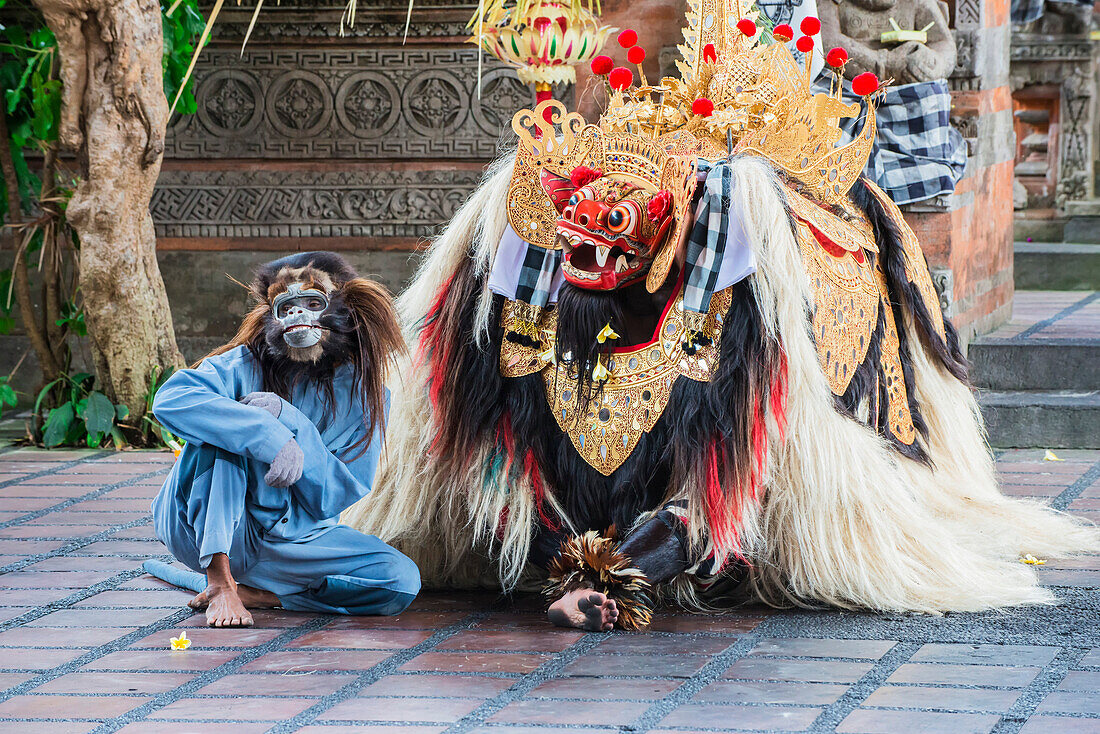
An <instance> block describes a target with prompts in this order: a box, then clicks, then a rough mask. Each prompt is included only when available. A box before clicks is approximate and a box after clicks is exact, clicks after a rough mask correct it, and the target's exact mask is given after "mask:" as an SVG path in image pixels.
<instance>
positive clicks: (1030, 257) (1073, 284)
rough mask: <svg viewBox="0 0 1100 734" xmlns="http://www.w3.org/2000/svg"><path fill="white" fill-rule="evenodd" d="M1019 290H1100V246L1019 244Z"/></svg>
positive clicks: (1016, 268)
mask: <svg viewBox="0 0 1100 734" xmlns="http://www.w3.org/2000/svg"><path fill="white" fill-rule="evenodd" d="M1014 279H1015V282H1016V289H1017V290H1035V291H1041V290H1046V291H1092V290H1100V245H1090V244H1073V243H1068V242H1017V243H1016V254H1015V264H1014Z"/></svg>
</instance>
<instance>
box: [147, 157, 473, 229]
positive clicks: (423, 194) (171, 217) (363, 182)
mask: <svg viewBox="0 0 1100 734" xmlns="http://www.w3.org/2000/svg"><path fill="white" fill-rule="evenodd" d="M480 179H481V171H479V170H457V171H455V170H452V171H433V170H417V171H408V170H406V171H400V170H398V171H393V170H386V171H366V172H363V171H359V172H347V171H345V172H339V173H325V172H318V171H292V172H288V171H261V172H256V171H222V172H218V173H214V174H211V173H210V172H208V171H181V170H166V171H164V172H163V173H162V174H161V177H160V181H159V182H158V183H157V188H156V190H155V191H154V193H153V200H152V203H151V205H150V210H151V211H152V214H153V221H155V222H156V231H157V236H158V237H195V238H204V237H426V236H430V235H432V234H434V233H435V230H436V228H437V227H438V226H439V225H441V224H444V223H445V222H447V221H448V220H450V219H451V217H452V216H453V215H454V213H455V211H456V210H457V209H458V207H459V206H461V204H462V202H463V201H465V199H466V197H467V196H468V195H469V193H470V192H471V191H472V190H473V189H474V187H475V186H476V185H477V182H478V181H479V180H480Z"/></svg>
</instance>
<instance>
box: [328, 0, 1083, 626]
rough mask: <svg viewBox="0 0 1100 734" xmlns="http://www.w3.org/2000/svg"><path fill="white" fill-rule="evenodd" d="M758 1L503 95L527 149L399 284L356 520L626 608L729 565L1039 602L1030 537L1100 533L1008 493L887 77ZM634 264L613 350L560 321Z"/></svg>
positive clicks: (504, 161) (779, 599)
mask: <svg viewBox="0 0 1100 734" xmlns="http://www.w3.org/2000/svg"><path fill="white" fill-rule="evenodd" d="M747 15H750V14H748V13H746V8H745V7H744V6H741V5H738V4H737V2H736V0H733V1H730V0H690V2H689V9H688V13H687V27H686V28H685V30H684V37H685V43H684V44H683V45H682V46H681V47H680V50H681V54H682V59H683V60H682V61H681V62H679V69H680V73H681V77H680V78H679V79H671V78H666V79H664V80H662V81H661V83H660V85H658V86H655V87H646V86H643V87H637V88H628V89H624V90H621V91H619V90H616V91H612V92H611V93H610V102H609V106H608V109H607V111H606V113H605V114H604V115H603V116H602V117H601V118H600V119H599V120H598V121H597V122H596V123H594V124H585V121H584V120H583V119H581V117H580V115H578V114H575V113H567V112H566V110H565V108H564V106H563V105H561V104H560V103H558V102H554V101H549V102H543V103H541V104H540V105H539V106H537V107H536V108H535V109H533V110H525V111H522V112H520V113H518V114H517V115H516V116H515V117H514V118H513V123H512V127H513V130H514V131H515V132H516V134H517V136H518V150H517V151H516V153H514V154H511V155H505V156H503V157H502V158H501V159H500V160H499V161H498V163H497V164H496V165H495V166H493V167H492V168H491V170H490V171H489V172H488V174H487V177H486V179H485V181H484V183H483V184H482V185H481V186H480V188H479V189H477V191H475V193H474V194H473V195H472V196H471V197H470V199H469V200H468V201H467V202H466V204H465V205H464V206H463V207H462V208H461V209H460V210H459V211H458V213H457V214H456V215H455V217H454V219H453V220H452V221H451V223H450V224H449V226H448V227H447V228H446V230H445V231H444V232H443V234H442V235H441V236H440V237H439V238H437V239H436V240H435V242H434V243H433V244H432V246H431V249H430V250H429V252H428V255H427V257H426V259H425V260H424V262H423V264H422V266H421V268H420V270H419V272H418V275H417V276H416V278H415V280H414V281H413V283H412V285H411V287H410V288H409V289H408V290H407V291H406V292H405V293H404V295H403V296H402V297H401V299H400V300H399V311H400V314H401V316H402V318H403V323H404V328H405V330H406V338H407V340H408V341H409V342H410V344H411V345H415V356H414V357H413V358H412V359H411V361H410V362H409V363H408V364H407V365H406V366H405V368H404V369H403V370H402V373H403V374H404V376H405V377H404V380H403V382H402V384H401V385H400V386H399V387H397V388H396V391H395V399H394V415H393V418H392V421H391V429H390V432H389V434H388V441H389V443H388V446H387V453H386V457H385V459H384V461H383V464H382V466H381V468H380V472H379V477H378V487H377V488H376V490H375V491H374V493H372V495H371V496H370V497H369V498H367V500H365V501H363V502H360V503H359V504H357V505H356V506H355V507H353V508H351V509H350V510H349V511H348V512H346V513H345V514H344V516H343V518H342V519H343V521H344V522H347V523H349V524H351V525H352V526H353V527H357V528H360V529H363V530H364V531H366V532H371V533H376V534H378V535H379V537H381V538H382V539H384V540H386V541H388V542H392V543H394V544H395V545H396V546H397V547H398V548H400V549H402V550H403V551H404V552H406V553H408V554H409V555H410V556H411V557H412V558H413V559H414V560H416V561H417V563H418V565H419V566H420V569H421V573H422V575H423V576H424V578H425V581H426V583H427V584H429V585H434V586H444V587H455V586H461V587H473V586H488V587H495V588H498V589H503V590H506V591H507V590H511V589H515V588H522V587H525V586H527V585H529V584H541V585H543V587H544V589H545V591H546V593H547V595H548V596H549V597H551V598H557V597H559V596H561V595H562V594H564V593H566V592H569V591H570V590H573V589H594V590H597V591H600V592H603V593H606V594H607V595H609V596H610V597H611V598H612V599H614V600H615V601H616V603H617V605H618V608H619V610H620V614H619V617H618V625H619V626H621V627H626V628H641V627H644V626H645V625H646V624H647V623H648V621H649V619H650V616H651V613H652V608H653V602H654V600H655V598H659V597H675V598H676V599H678V600H680V601H681V602H684V603H686V604H689V605H691V606H694V607H696V608H708V607H709V606H712V605H714V604H716V603H718V602H719V601H720V600H719V599H718V598H717V595H718V591H719V590H720V589H722V590H728V589H729V588H730V587H734V586H736V590H737V592H738V593H739V597H738V598H741V599H745V598H747V599H758V600H761V601H764V602H766V603H770V604H775V605H790V604H798V605H807V606H812V605H833V606H836V607H842V608H862V609H870V610H882V611H892V612H925V613H939V612H944V611H948V610H984V609H991V608H996V607H1003V606H1011V605H1016V604H1026V603H1050V602H1052V601H1053V596H1052V594H1051V593H1050V592H1049V591H1048V590H1046V589H1043V588H1041V587H1040V586H1039V585H1038V582H1037V578H1036V572H1035V569H1034V568H1032V567H1030V566H1028V565H1024V564H1021V563H1020V562H1019V559H1020V557H1021V555H1022V554H1025V553H1030V554H1034V555H1036V556H1039V557H1049V556H1055V555H1063V554H1067V553H1072V552H1077V551H1095V550H1097V549H1098V548H1100V538H1098V535H1097V533H1096V531H1095V530H1094V529H1093V528H1091V527H1090V526H1087V525H1086V524H1084V523H1083V522H1081V521H1078V520H1075V519H1073V518H1071V517H1069V516H1067V515H1064V514H1061V513H1058V512H1055V511H1053V510H1051V509H1049V508H1047V507H1045V506H1043V505H1041V504H1040V503H1037V502H1033V501H1028V500H1020V499H1013V498H1008V497H1005V496H1004V495H1002V493H1001V492H1000V490H999V488H998V485H997V480H996V478H995V476H994V464H993V460H992V456H991V452H990V451H989V448H988V446H987V445H986V442H985V436H984V430H983V425H982V419H981V414H980V412H979V409H978V405H977V403H976V401H975V398H974V395H973V393H972V391H971V388H970V386H969V385H968V384H967V382H966V362H965V359H964V357H963V355H962V353H961V351H960V348H959V344H958V337H957V334H956V332H955V330H954V328H953V327H952V325H951V324H950V322H949V321H948V320H947V319H945V318H944V316H943V314H942V312H941V310H940V305H939V299H938V297H937V294H936V292H935V290H934V288H933V285H932V281H931V278H930V276H929V272H928V267H927V264H926V262H925V258H924V255H923V253H922V252H921V249H920V246H919V243H918V242H917V239H916V237H915V236H914V234H913V232H912V230H911V229H910V228H909V226H908V225H907V224H906V221H905V219H904V217H903V216H902V214H901V212H900V211H899V209H898V208H897V206H896V205H895V204H894V202H893V201H891V200H890V198H889V197H888V196H887V195H886V194H885V193H884V192H883V191H882V190H881V189H880V188H878V187H877V186H876V185H875V184H874V183H873V182H872V181H869V180H867V179H866V178H863V177H862V172H863V171H864V168H865V165H866V162H867V159H868V155H869V154H870V151H871V149H872V146H873V145H874V141H875V97H874V94H869V95H868V96H865V97H864V100H863V104H862V105H859V104H848V103H846V102H844V101H843V100H842V99H841V98H839V97H838V96H837V95H836V94H824V93H822V94H814V93H813V91H812V89H811V79H810V75H809V74H808V73H807V72H806V71H805V70H804V69H802V68H800V67H799V66H798V64H797V63H796V61H795V60H794V58H793V56H792V54H791V51H790V50H789V49H788V48H787V46H786V44H784V43H782V42H771V41H770V39H766V38H764V36H765V35H770V34H765V33H764V32H761V31H759V30H758V29H756V28H755V27H752V28H751V33H746V32H745V31H744V30H743V29H744V28H748V27H749V26H751V24H749V26H746V25H744V24H741V25H739V23H738V21H739V20H742V19H743V16H747ZM548 32H553V29H552V28H551V29H550V31H548ZM620 76H622V75H620ZM874 86H877V82H876V83H875V85H874ZM872 89H873V87H872ZM700 100H705V101H706V102H709V103H712V106H713V109H710V107H709V106H708V105H707V104H705V103H704V104H699V101H700ZM846 117H857V118H861V123H860V125H859V130H860V132H859V135H857V136H856V137H855V139H854V140H853V141H852V142H851V143H849V144H847V145H844V146H839V147H838V146H837V143H838V142H839V141H840V139H841V128H840V120H841V119H843V118H846ZM609 212H610V213H609ZM615 212H618V215H616V214H615ZM632 218H633V219H632ZM624 231H626V232H627V235H626V236H624V235H623V234H622V232H624ZM502 269H503V270H502ZM517 270H518V272H516V271H517ZM639 278H640V279H641V280H639ZM563 280H564V281H565V282H564V283H563V282H562V281H563ZM642 282H644V284H645V288H646V291H647V292H648V293H650V294H653V297H654V298H657V297H665V296H664V295H663V294H667V302H666V305H665V308H664V310H663V312H662V314H661V316H660V319H659V321H658V326H657V328H656V330H655V332H654V333H653V336H652V339H651V340H650V341H648V342H646V343H637V344H633V345H630V346H624V347H621V348H617V347H616V345H615V341H616V338H617V336H618V335H617V334H616V333H615V331H614V329H613V328H611V325H610V323H609V324H608V327H607V329H606V330H604V331H601V332H600V335H599V341H600V342H601V344H602V345H603V346H602V347H601V349H600V351H598V352H597V356H596V358H594V359H589V361H587V362H585V361H582V356H581V355H578V354H574V353H571V352H569V351H565V350H563V349H562V348H561V346H560V345H561V343H562V341H563V340H564V339H565V338H566V337H568V336H569V335H570V334H571V333H572V332H573V331H576V323H575V322H570V321H569V320H568V319H567V317H566V315H565V314H566V309H564V308H563V306H564V299H565V296H566V294H567V292H569V293H572V291H569V289H570V288H577V289H592V288H596V289H604V290H607V291H609V295H608V298H612V299H614V298H620V301H618V303H620V304H627V305H628V304H629V299H627V298H626V294H627V292H630V291H631V289H634V291H635V292H636V291H637V290H638V289H639V287H640V286H639V283H642ZM620 286H623V288H622V289H620ZM620 290H621V291H622V293H621V294H620V292H619V291H620ZM580 292H581V291H580V290H578V291H577V293H580ZM627 305H624V306H623V307H624V308H625V307H627ZM597 328H598V327H597ZM723 581H724V582H729V583H719V582H723Z"/></svg>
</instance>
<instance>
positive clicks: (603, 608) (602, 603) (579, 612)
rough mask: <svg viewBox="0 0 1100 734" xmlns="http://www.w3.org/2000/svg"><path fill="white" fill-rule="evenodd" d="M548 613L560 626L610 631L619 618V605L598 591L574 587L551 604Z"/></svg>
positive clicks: (553, 621)
mask: <svg viewBox="0 0 1100 734" xmlns="http://www.w3.org/2000/svg"><path fill="white" fill-rule="evenodd" d="M546 615H547V616H548V617H549V618H550V621H551V622H552V623H553V624H556V625H557V626H559V627H577V628H579V629H584V630H588V631H589V632H608V631H610V630H612V629H614V627H615V622H616V621H617V620H618V619H619V607H618V605H617V604H615V600H614V599H609V598H607V596H606V595H604V594H601V593H600V592H598V591H593V590H592V589H574V590H573V591H570V592H569V593H567V594H566V595H565V596H563V597H562V598H560V599H558V600H557V601H556V602H554V603H553V604H551V605H550V609H549V611H548V612H547V613H546Z"/></svg>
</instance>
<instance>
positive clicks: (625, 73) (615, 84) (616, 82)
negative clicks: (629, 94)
mask: <svg viewBox="0 0 1100 734" xmlns="http://www.w3.org/2000/svg"><path fill="white" fill-rule="evenodd" d="M607 82H608V84H610V85H611V88H612V89H618V90H620V91H621V90H623V89H626V88H627V87H629V86H630V85H631V84H633V83H634V72H632V71H631V70H630V69H628V68H626V67H625V66H616V67H615V68H614V69H612V70H611V73H610V74H608V75H607Z"/></svg>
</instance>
